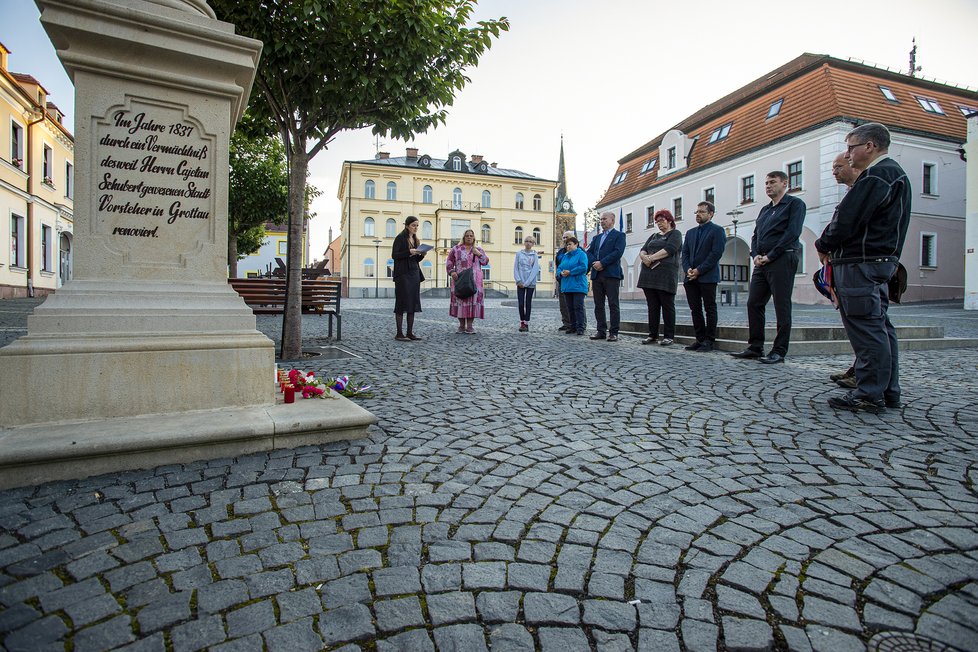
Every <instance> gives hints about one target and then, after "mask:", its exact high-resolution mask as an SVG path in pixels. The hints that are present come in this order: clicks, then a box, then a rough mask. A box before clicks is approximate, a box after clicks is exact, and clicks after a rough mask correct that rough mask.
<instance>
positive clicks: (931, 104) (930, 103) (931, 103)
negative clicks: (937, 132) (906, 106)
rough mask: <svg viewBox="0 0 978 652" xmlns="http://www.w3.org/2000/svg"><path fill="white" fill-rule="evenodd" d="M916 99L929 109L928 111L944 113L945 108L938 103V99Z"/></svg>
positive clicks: (925, 108) (925, 109)
mask: <svg viewBox="0 0 978 652" xmlns="http://www.w3.org/2000/svg"><path fill="white" fill-rule="evenodd" d="M916 100H917V104H919V105H920V107H921V108H922V109H923V110H924V111H927V113H936V114H938V115H944V109H942V108H941V105H940V104H938V103H937V100H932V99H929V98H926V97H917V98H916Z"/></svg>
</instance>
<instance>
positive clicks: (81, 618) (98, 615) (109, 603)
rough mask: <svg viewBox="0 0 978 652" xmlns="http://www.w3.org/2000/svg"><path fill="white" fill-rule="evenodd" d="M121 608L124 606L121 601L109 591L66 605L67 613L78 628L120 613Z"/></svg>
mask: <svg viewBox="0 0 978 652" xmlns="http://www.w3.org/2000/svg"><path fill="white" fill-rule="evenodd" d="M121 610H122V607H120V606H119V602H118V601H117V600H116V599H115V598H113V597H112V596H111V595H109V594H108V593H102V594H101V595H97V596H94V597H91V598H86V599H85V600H82V601H80V602H76V603H74V604H69V605H68V606H66V607H65V613H66V614H68V617H69V618H71V623H72V625H74V626H75V627H76V628H78V627H84V626H85V625H89V624H91V623H94V622H95V621H98V620H102V619H103V618H107V617H108V616H112V615H114V614H117V613H119V612H120V611H121Z"/></svg>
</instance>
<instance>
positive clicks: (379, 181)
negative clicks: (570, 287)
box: [333, 147, 557, 297]
mask: <svg viewBox="0 0 978 652" xmlns="http://www.w3.org/2000/svg"><path fill="white" fill-rule="evenodd" d="M556 187H557V182H556V181H549V180H547V179H541V178H539V177H535V176H533V175H530V174H527V173H525V172H520V171H519V170H509V169H503V168H499V167H497V166H496V164H495V163H489V162H487V161H485V160H483V157H482V156H479V155H476V154H473V155H472V157H471V158H470V159H469V160H466V156H465V154H464V153H462V152H461V151H458V150H456V151H454V152H452V153H450V154H449V155H448V158H447V159H436V158H432V157H431V156H429V155H427V154H422V155H420V156H419V155H418V150H417V149H416V148H413V147H409V148H407V152H406V156H403V157H396V158H391V157H390V155H389V154H388V153H386V152H380V153H379V154H378V155H377V157H376V158H375V159H373V160H367V161H346V162H345V163H344V164H343V172H342V175H341V177H340V185H339V190H338V194H337V197H338V198H339V200H340V201H341V202H342V205H343V213H342V220H343V225H342V226H343V236H344V237H343V248H342V254H341V265H340V269H339V270H333V271H334V272H337V271H338V272H340V273H341V274H342V276H343V283H344V287H345V289H346V292H347V296H353V297H372V296H374V295H375V294H376V295H377V296H382V297H393V296H394V282H393V279H392V278H391V275H392V273H393V267H394V261H393V259H391V246H392V245H393V244H394V237H395V236H396V235H397V234H398V233H400V232H401V231H402V230H403V228H404V219H405V218H406V217H407V216H408V215H416V216H417V217H418V219H420V220H421V228H420V230H419V231H418V235H419V236H420V237H421V241H422V242H423V243H425V244H430V245H432V246H433V247H435V250H434V251H432V252H430V253H429V254H428V255H427V257H426V258H425V260H424V261H423V262H422V267H421V269H422V271H423V272H424V275H425V279H426V280H425V282H424V283H423V285H422V291H423V292H424V291H426V290H430V289H434V288H445V287H447V286H448V278H447V274H446V271H445V259H446V257H447V256H448V252H449V250H450V249H451V247H452V246H453V245H455V244H457V243H458V242H459V241H460V240H461V238H462V234H463V233H464V232H465V230H466V229H472V230H473V231H475V237H476V242H477V243H478V244H479V246H481V247H483V248H484V249H485V251H486V254H487V255H488V256H489V265H488V266H487V267H485V268H483V276H484V279H485V288H486V292H487V295H489V296H492V291H493V290H495V291H498V292H502V293H505V294H507V295H511V296H512V295H515V293H516V283H515V282H514V281H513V260H514V257H515V256H516V252H517V251H519V250H520V249H521V248H522V247H523V239H524V237H525V236H528V235H531V236H534V237H535V238H536V241H537V245H536V251H537V253H538V254H539V255H540V257H541V259H540V266H541V268H542V274H541V277H540V280H539V281H538V283H537V295H538V296H549V293H551V292H553V271H552V269H551V267H550V261H551V260H553V253H554V252H553V242H554V233H553V230H554V189H555V188H556ZM541 293H548V294H543V295H541Z"/></svg>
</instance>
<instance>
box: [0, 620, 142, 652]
mask: <svg viewBox="0 0 978 652" xmlns="http://www.w3.org/2000/svg"><path fill="white" fill-rule="evenodd" d="M67 633H68V628H67V627H66V626H65V624H64V622H63V621H62V620H61V619H60V618H58V617H57V616H45V617H44V618H42V619H40V620H35V621H34V622H32V623H30V624H29V625H27V626H25V627H22V628H21V629H18V630H17V631H14V632H11V633H10V634H8V635H7V637H6V638H5V639H4V640H3V644H4V646H5V647H6V648H7V649H8V650H35V649H37V648H38V647H41V646H47V645H48V644H50V643H55V642H58V643H60V641H61V639H63V638H64V636H65V634H67ZM131 635H132V633H131V632H130V636H131ZM60 645H61V647H63V644H60Z"/></svg>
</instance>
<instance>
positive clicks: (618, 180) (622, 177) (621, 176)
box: [611, 170, 628, 186]
mask: <svg viewBox="0 0 978 652" xmlns="http://www.w3.org/2000/svg"><path fill="white" fill-rule="evenodd" d="M627 176H628V170H625V171H624V172H620V173H619V174H618V176H617V177H615V180H614V181H612V182H611V185H613V186H617V185H618V184H619V183H621V182H622V181H624V180H625V177H627Z"/></svg>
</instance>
